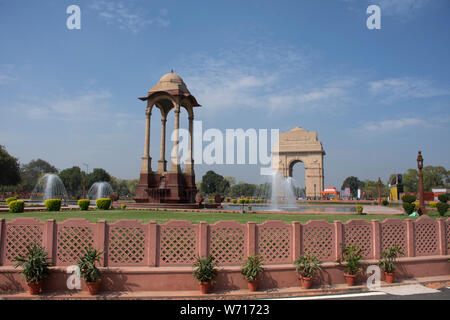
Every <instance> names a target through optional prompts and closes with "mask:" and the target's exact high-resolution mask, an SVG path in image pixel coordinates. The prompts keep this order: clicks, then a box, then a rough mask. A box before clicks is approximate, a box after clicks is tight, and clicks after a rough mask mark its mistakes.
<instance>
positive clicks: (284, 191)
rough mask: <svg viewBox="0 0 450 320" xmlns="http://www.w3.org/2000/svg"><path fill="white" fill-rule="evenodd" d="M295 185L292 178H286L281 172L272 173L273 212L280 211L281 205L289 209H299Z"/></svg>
mask: <svg viewBox="0 0 450 320" xmlns="http://www.w3.org/2000/svg"><path fill="white" fill-rule="evenodd" d="M293 183H294V181H293V179H292V177H287V178H285V177H283V176H282V175H281V174H280V173H279V172H273V173H272V198H271V210H272V211H280V204H284V205H283V207H288V208H296V207H297V202H296V198H295V195H294V185H293Z"/></svg>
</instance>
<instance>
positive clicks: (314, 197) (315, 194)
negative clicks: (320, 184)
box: [314, 184, 317, 200]
mask: <svg viewBox="0 0 450 320" xmlns="http://www.w3.org/2000/svg"><path fill="white" fill-rule="evenodd" d="M314 200H317V199H316V184H314Z"/></svg>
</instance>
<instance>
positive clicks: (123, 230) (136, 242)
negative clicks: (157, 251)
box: [108, 227, 145, 265]
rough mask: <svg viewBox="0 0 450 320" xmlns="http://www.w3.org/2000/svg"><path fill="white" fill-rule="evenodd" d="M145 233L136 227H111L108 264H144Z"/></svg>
mask: <svg viewBox="0 0 450 320" xmlns="http://www.w3.org/2000/svg"><path fill="white" fill-rule="evenodd" d="M144 259H145V231H144V230H143V228H136V227H113V228H110V230H109V241H108V262H109V263H108V264H132V265H139V264H143V263H145V260H144Z"/></svg>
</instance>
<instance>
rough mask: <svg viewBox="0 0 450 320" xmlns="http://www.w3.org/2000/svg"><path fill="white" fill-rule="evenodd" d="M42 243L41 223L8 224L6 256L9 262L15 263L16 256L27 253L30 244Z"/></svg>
mask: <svg viewBox="0 0 450 320" xmlns="http://www.w3.org/2000/svg"><path fill="white" fill-rule="evenodd" d="M33 243H36V244H38V245H42V227H41V226H39V225H9V224H7V226H6V248H5V257H6V260H7V262H8V263H7V264H12V263H14V258H16V257H17V256H19V255H23V254H25V253H26V248H27V246H28V245H32V244H33Z"/></svg>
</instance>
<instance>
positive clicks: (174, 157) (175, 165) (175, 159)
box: [170, 104, 180, 172]
mask: <svg viewBox="0 0 450 320" xmlns="http://www.w3.org/2000/svg"><path fill="white" fill-rule="evenodd" d="M174 112H175V127H174V136H175V137H174V138H175V139H174V141H173V150H172V152H171V162H172V165H171V167H170V171H171V172H180V159H179V155H178V145H179V143H180V132H179V130H180V105H179V104H175V110H174Z"/></svg>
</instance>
